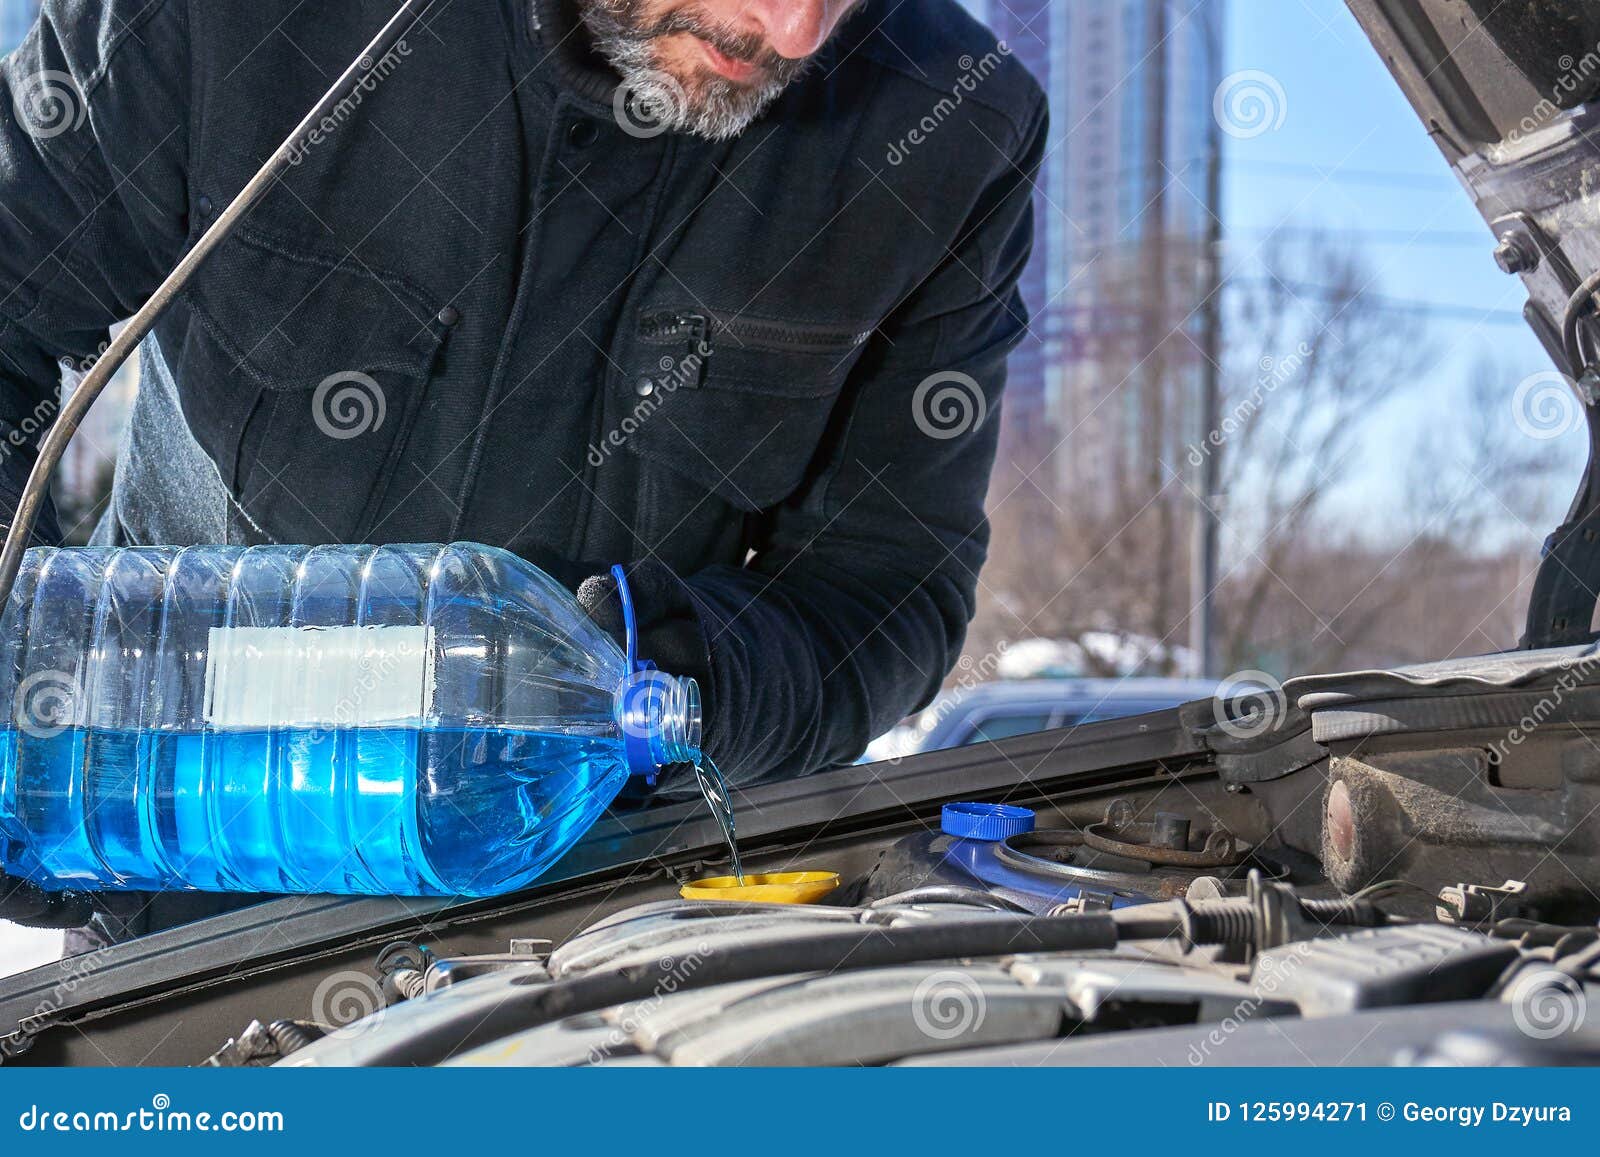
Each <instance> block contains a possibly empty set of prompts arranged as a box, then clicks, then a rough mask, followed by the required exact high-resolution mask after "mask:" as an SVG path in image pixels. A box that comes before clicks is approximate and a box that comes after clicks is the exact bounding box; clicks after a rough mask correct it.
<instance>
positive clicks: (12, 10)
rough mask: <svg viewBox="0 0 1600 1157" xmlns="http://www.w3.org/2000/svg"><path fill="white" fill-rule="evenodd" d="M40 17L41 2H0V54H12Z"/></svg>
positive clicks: (24, 0)
mask: <svg viewBox="0 0 1600 1157" xmlns="http://www.w3.org/2000/svg"><path fill="white" fill-rule="evenodd" d="M37 15H39V0H0V54H4V53H7V52H10V51H11V50H12V49H13V48H15V47H16V46H17V45H19V44H21V43H22V38H23V37H24V36H26V35H27V34H28V29H29V28H30V27H32V26H33V20H34V17H36V16H37Z"/></svg>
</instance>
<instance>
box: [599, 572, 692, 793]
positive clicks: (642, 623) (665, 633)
mask: <svg viewBox="0 0 1600 1157" xmlns="http://www.w3.org/2000/svg"><path fill="white" fill-rule="evenodd" d="M624 573H625V574H626V575H627V576H628V589H629V591H630V592H631V593H632V594H633V609H634V616H635V618H636V619H637V621H638V628H639V658H641V659H649V660H650V661H651V662H652V663H654V664H655V665H656V666H657V667H659V668H660V669H661V670H663V671H665V672H666V673H667V674H669V675H682V676H687V677H688V678H691V679H693V680H694V681H695V682H696V683H697V684H699V687H700V707H701V710H700V715H701V718H702V719H703V720H704V721H705V723H706V724H707V725H708V728H707V733H706V735H705V746H706V749H707V751H708V753H711V754H712V758H715V746H716V743H717V739H718V737H717V736H715V735H712V734H711V733H710V729H709V724H710V722H711V720H713V719H715V718H716V695H717V686H716V678H715V674H714V671H713V667H712V661H711V646H710V643H709V642H708V640H707V638H706V631H705V627H704V625H703V623H702V620H701V615H700V611H699V609H698V607H697V605H696V602H695V598H694V595H693V593H692V592H691V591H690V589H689V587H688V585H687V584H686V583H685V582H684V581H683V580H682V579H680V578H679V577H678V576H677V575H675V574H673V573H672V571H671V570H670V569H669V568H668V567H667V566H665V565H664V564H662V563H660V562H657V561H655V560H654V559H642V560H640V561H639V562H633V563H629V564H628V565H627V566H626V567H625V568H624ZM578 604H579V605H580V606H581V607H583V609H584V611H585V612H586V613H587V614H588V616H589V617H590V618H591V619H593V620H594V621H595V622H596V623H597V624H598V625H599V626H600V628H601V629H602V630H604V631H605V632H606V633H607V634H609V635H610V636H611V637H612V638H613V639H615V640H616V641H617V645H618V646H621V647H626V646H627V632H626V630H625V629H624V627H623V623H622V599H621V597H620V596H619V595H618V594H617V581H616V579H614V578H612V577H611V575H610V574H609V573H607V574H599V575H593V576H591V577H589V578H586V579H584V580H583V583H582V585H580V586H579V587H578ZM690 779H692V777H690ZM669 781H670V783H669ZM662 784H663V786H672V787H681V786H684V779H683V777H682V776H681V775H677V774H674V775H671V776H668V777H665V778H664V779H663V780H662Z"/></svg>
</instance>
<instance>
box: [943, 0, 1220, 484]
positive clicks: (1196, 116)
mask: <svg viewBox="0 0 1600 1157" xmlns="http://www.w3.org/2000/svg"><path fill="white" fill-rule="evenodd" d="M962 2H963V3H964V5H965V6H966V7H967V9H968V10H969V11H971V12H972V13H973V15H975V16H976V17H978V19H980V20H982V21H984V22H985V23H986V24H987V25H988V26H989V27H990V28H991V29H992V30H993V32H994V33H995V35H996V37H997V39H999V40H1000V41H1003V42H1004V43H1005V45H1006V47H1007V48H1008V49H1009V51H1010V52H1011V54H1012V55H1014V56H1015V57H1017V59H1019V60H1020V61H1021V62H1022V63H1023V64H1024V65H1026V66H1027V67H1028V69H1029V70H1030V71H1031V72H1032V73H1033V74H1034V76H1036V77H1037V78H1038V79H1039V82H1040V83H1041V84H1042V85H1043V86H1044V87H1045V91H1046V92H1047V93H1048V94H1049V98H1050V116H1051V129H1050V141H1049V149H1048V152H1047V154H1046V157H1045V160H1044V165H1043V170H1042V172H1041V173H1040V177H1039V182H1038V186H1037V189H1036V193H1035V198H1034V208H1035V230H1036V235H1035V248H1034V256H1033V261H1032V263H1031V264H1030V266H1029V268H1028V270H1027V272H1026V273H1025V274H1024V277H1023V286H1022V289H1023V296H1024V298H1025V299H1026V301H1027V303H1028V306H1029V309H1030V311H1031V313H1032V315H1033V325H1032V332H1031V333H1030V335H1029V337H1028V339H1027V341H1026V342H1025V343H1024V345H1023V347H1022V348H1021V349H1019V350H1018V352H1017V354H1016V355H1015V357H1014V359H1013V362H1012V366H1011V381H1010V385H1009V386H1008V388H1007V413H1008V427H1010V429H1011V430H1012V431H1013V432H1015V431H1019V430H1024V429H1026V430H1027V431H1029V432H1030V433H1035V432H1036V431H1042V439H1041V438H1039V437H1034V438H1032V439H1031V441H1033V442H1034V443H1035V444H1037V443H1039V442H1040V441H1043V444H1044V445H1045V446H1046V447H1048V446H1049V445H1053V444H1055V443H1056V442H1057V441H1058V440H1060V439H1063V438H1068V439H1069V440H1070V442H1071V450H1070V452H1068V453H1066V454H1063V455H1061V456H1060V460H1058V462H1057V465H1056V472H1057V475H1058V481H1059V482H1060V483H1061V484H1062V485H1067V486H1073V485H1074V484H1076V483H1079V482H1093V481H1094V480H1096V479H1104V478H1107V477H1110V476H1114V475H1115V474H1116V472H1117V466H1118V461H1117V460H1107V459H1106V457H1105V456H1106V455H1111V456H1114V457H1116V458H1118V459H1120V462H1121V463H1123V464H1126V463H1129V462H1137V461H1144V460H1146V459H1148V458H1149V457H1150V456H1151V455H1152V454H1158V455H1161V456H1167V455H1168V454H1169V453H1170V451H1171V450H1172V449H1173V447H1172V445H1171V442H1172V436H1173V435H1174V434H1175V433H1176V432H1177V431H1179V430H1184V429H1186V428H1187V427H1186V425H1185V421H1186V418H1185V415H1186V414H1192V413H1193V410H1192V407H1193V406H1194V404H1195V399H1196V396H1197V394H1198V386H1199V366H1200V354H1199V350H1198V348H1197V346H1198V343H1197V341H1190V340H1184V338H1185V334H1187V335H1188V336H1189V337H1195V338H1197V337H1198V333H1199V327H1200V314H1199V311H1198V310H1197V306H1198V305H1199V303H1200V301H1201V300H1202V299H1203V297H1204V295H1205V288H1204V287H1205V277H1204V270H1205V258H1206V256H1207V254H1206V238H1207V225H1208V223H1209V220H1210V208H1209V207H1208V206H1207V205H1206V203H1205V201H1206V196H1207V192H1206V190H1207V181H1206V167H1207V160H1208V155H1209V150H1210V148H1211V147H1212V142H1213V141H1214V140H1215V139H1216V138H1215V136H1214V132H1215V126H1214V124H1213V121H1212V95H1213V93H1214V92H1215V91H1216V89H1217V86H1218V85H1219V83H1220V82H1221V79H1222V78H1221V56H1220V51H1221V41H1222V7H1223V0H962ZM1168 335H1173V336H1171V337H1168ZM1163 338H1167V340H1162V339H1163ZM1153 423H1159V426H1160V427H1161V428H1160V429H1154V428H1152V424H1153ZM1180 441H1181V439H1180Z"/></svg>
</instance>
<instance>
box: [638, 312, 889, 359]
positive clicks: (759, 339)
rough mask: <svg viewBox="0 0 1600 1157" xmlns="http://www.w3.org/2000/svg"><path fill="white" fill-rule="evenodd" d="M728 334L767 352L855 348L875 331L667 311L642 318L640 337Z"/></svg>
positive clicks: (664, 338) (651, 339)
mask: <svg viewBox="0 0 1600 1157" xmlns="http://www.w3.org/2000/svg"><path fill="white" fill-rule="evenodd" d="M724 333H725V334H727V335H729V336H730V337H731V338H732V339H733V340H734V341H735V342H737V343H738V344H740V345H742V346H751V347H754V348H755V349H763V350H779V351H781V350H801V351H805V350H825V351H833V350H840V349H855V348H856V347H857V346H859V345H862V344H864V343H865V342H866V341H867V339H868V338H870V337H871V336H872V333H873V331H872V330H870V329H868V330H853V329H842V328H840V327H838V326H821V325H799V324H792V323H788V322H778V321H755V320H752V319H750V318H744V317H737V316H735V315H733V314H729V313H712V312H709V311H708V312H707V313H687V312H663V313H654V314H650V315H648V316H646V317H644V318H641V319H640V322H639V336H640V337H642V338H644V339H645V340H647V341H671V340H674V339H677V338H695V339H699V338H703V337H706V336H707V335H708V334H709V335H711V336H715V335H717V334H724Z"/></svg>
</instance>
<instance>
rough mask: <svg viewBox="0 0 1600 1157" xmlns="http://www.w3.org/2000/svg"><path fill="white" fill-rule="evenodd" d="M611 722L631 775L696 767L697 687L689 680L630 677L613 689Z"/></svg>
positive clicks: (656, 674) (643, 674)
mask: <svg viewBox="0 0 1600 1157" xmlns="http://www.w3.org/2000/svg"><path fill="white" fill-rule="evenodd" d="M616 717H617V726H618V727H619V728H620V729H621V731H622V737H623V742H624V745H625V747H626V748H627V754H628V764H629V770H631V771H632V772H633V773H634V774H635V775H649V774H650V773H651V772H653V771H654V770H655V769H656V768H658V767H664V766H665V765H667V764H669V763H696V762H698V761H699V759H700V742H701V738H700V726H701V720H700V687H699V684H697V683H696V682H695V681H694V680H693V679H688V678H683V677H680V676H676V675H668V674H666V673H665V672H662V671H639V672H636V673H635V674H633V675H630V676H628V678H627V679H625V680H624V681H623V683H622V686H621V687H619V688H618V689H617V697H616Z"/></svg>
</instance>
